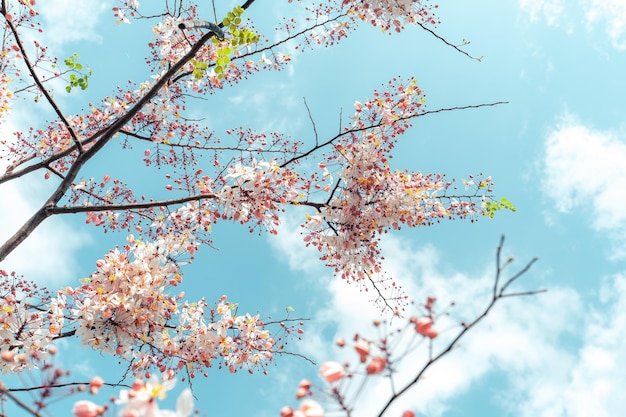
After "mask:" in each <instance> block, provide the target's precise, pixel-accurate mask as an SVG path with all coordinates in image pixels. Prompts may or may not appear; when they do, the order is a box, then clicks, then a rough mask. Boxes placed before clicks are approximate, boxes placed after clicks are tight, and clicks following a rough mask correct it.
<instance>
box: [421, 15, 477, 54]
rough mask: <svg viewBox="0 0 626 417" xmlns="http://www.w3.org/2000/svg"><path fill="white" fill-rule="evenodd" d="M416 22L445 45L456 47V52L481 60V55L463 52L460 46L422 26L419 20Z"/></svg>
mask: <svg viewBox="0 0 626 417" xmlns="http://www.w3.org/2000/svg"><path fill="white" fill-rule="evenodd" d="M416 24H417V25H418V26H419V27H421V28H422V29H424V30H425V31H426V32H428V33H430V34H431V35H433V36H434V37H435V38H437V39H439V40H440V41H441V42H443V43H445V44H446V45H448V46H449V47H451V48H454V49H456V50H457V51H458V52H460V53H462V54H463V55H465V56H467V57H468V58H470V59H473V60H475V61H478V62H481V61H482V59H483V57H482V56H481V57H480V58H476V57H474V56H472V55H470V54H468V53H467V52H465V51H464V50H462V49H461V48H459V47H458V46H457V45H455V44H453V43H450V42H448V41H447V40H446V39H445V38H444V37H442V36H440V35H438V34H437V33H435V31H433V30H432V29H429V28H427V27H426V26H424V25H423V24H422V23H420V22H416Z"/></svg>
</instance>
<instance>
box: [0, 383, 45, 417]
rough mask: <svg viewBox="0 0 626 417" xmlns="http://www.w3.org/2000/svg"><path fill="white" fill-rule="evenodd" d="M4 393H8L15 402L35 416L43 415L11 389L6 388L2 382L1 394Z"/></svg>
mask: <svg viewBox="0 0 626 417" xmlns="http://www.w3.org/2000/svg"><path fill="white" fill-rule="evenodd" d="M2 395H6V396H7V398H9V399H10V400H11V401H13V402H14V403H15V404H17V405H18V406H19V407H20V408H22V409H23V410H24V411H26V412H28V413H29V414H30V415H33V416H35V417H41V414H40V413H39V412H38V411H36V410H33V409H32V408H31V407H30V406H29V405H28V404H26V403H25V402H23V401H22V400H20V399H19V398H17V397H16V396H15V395H13V394H12V393H11V392H10V390H8V389H6V388H4V386H2V384H0V396H2Z"/></svg>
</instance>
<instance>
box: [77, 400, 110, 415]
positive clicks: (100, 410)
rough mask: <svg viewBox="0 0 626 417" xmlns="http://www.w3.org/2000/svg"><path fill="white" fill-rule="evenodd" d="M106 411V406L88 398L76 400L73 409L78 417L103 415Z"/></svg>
mask: <svg viewBox="0 0 626 417" xmlns="http://www.w3.org/2000/svg"><path fill="white" fill-rule="evenodd" d="M104 412H105V408H104V407H102V406H99V405H97V404H95V403H93V402H91V401H86V400H80V401H76V403H74V408H73V409H72V414H74V415H75V416H76V417H97V416H101V415H103V414H104Z"/></svg>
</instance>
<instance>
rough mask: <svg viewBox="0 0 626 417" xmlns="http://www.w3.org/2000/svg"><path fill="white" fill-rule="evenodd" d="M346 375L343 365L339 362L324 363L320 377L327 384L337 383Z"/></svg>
mask: <svg viewBox="0 0 626 417" xmlns="http://www.w3.org/2000/svg"><path fill="white" fill-rule="evenodd" d="M345 374H346V370H345V368H344V367H343V365H342V364H340V363H337V362H324V363H323V364H322V365H321V366H320V375H321V376H322V378H324V380H326V382H337V381H339V380H340V379H341V378H343V376H344V375H345Z"/></svg>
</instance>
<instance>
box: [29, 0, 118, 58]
mask: <svg viewBox="0 0 626 417" xmlns="http://www.w3.org/2000/svg"><path fill="white" fill-rule="evenodd" d="M107 9H108V7H107V4H106V3H105V2H102V1H99V0H83V1H81V2H79V3H77V2H76V1H72V0H55V1H53V2H46V1H43V2H41V4H40V3H39V2H38V3H37V10H38V11H39V12H40V14H41V16H42V18H43V27H44V30H45V32H44V34H45V35H46V44H47V45H48V46H53V47H54V48H55V49H56V48H60V47H61V46H62V45H64V44H66V43H68V42H79V41H96V42H98V41H100V40H101V39H102V37H101V35H99V34H98V33H97V32H96V30H95V29H96V25H97V24H98V20H99V19H100V15H101V14H102V12H104V11H105V10H107ZM111 21H113V17H111Z"/></svg>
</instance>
